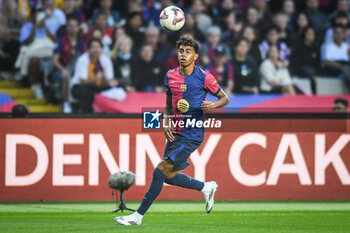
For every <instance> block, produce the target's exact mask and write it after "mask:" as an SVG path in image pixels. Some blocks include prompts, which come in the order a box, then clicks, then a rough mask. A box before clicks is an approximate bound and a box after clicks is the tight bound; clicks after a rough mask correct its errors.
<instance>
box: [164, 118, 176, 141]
mask: <svg viewBox="0 0 350 233" xmlns="http://www.w3.org/2000/svg"><path fill="white" fill-rule="evenodd" d="M165 121H166V122H168V124H167V127H164V126H163V128H164V135H165V138H166V139H167V140H168V141H169V142H173V141H174V140H175V137H174V135H173V132H174V129H173V127H172V125H171V119H165Z"/></svg>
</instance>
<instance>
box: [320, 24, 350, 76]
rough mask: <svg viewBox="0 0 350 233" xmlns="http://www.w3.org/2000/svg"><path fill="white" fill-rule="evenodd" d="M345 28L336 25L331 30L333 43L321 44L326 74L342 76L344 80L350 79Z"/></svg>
mask: <svg viewBox="0 0 350 233" xmlns="http://www.w3.org/2000/svg"><path fill="white" fill-rule="evenodd" d="M345 30H346V29H345V28H344V27H343V26H341V25H336V26H335V27H334V28H333V31H334V33H333V42H329V43H325V44H323V46H322V47H323V48H322V52H323V55H322V59H323V62H324V66H325V69H326V72H327V74H329V75H332V76H338V75H342V76H343V77H344V78H345V80H349V78H350V66H349V44H348V43H346V42H345V41H344V40H345Z"/></svg>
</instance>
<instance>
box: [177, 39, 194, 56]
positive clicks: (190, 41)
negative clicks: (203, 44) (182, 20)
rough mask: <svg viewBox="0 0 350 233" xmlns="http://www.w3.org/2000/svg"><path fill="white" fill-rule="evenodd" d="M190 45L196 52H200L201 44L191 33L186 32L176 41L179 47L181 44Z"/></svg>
mask: <svg viewBox="0 0 350 233" xmlns="http://www.w3.org/2000/svg"><path fill="white" fill-rule="evenodd" d="M181 45H183V46H190V47H192V48H193V49H194V51H195V53H196V54H198V51H199V44H198V43H197V41H195V40H194V39H193V37H192V36H191V35H189V34H185V35H183V36H181V37H180V39H179V40H178V41H176V48H177V49H179V48H180V46H181Z"/></svg>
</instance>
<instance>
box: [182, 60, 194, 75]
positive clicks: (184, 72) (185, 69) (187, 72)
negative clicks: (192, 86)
mask: <svg viewBox="0 0 350 233" xmlns="http://www.w3.org/2000/svg"><path fill="white" fill-rule="evenodd" d="M193 71H194V62H193V63H192V64H191V65H188V66H180V74H182V75H191V74H192V73H193Z"/></svg>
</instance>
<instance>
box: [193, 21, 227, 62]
mask: <svg viewBox="0 0 350 233" xmlns="http://www.w3.org/2000/svg"><path fill="white" fill-rule="evenodd" d="M220 38H221V30H220V28H219V27H217V26H211V27H210V28H208V34H207V42H206V43H205V44H203V46H202V47H201V51H200V53H199V54H200V59H201V62H202V64H203V65H207V64H209V62H210V61H211V60H213V59H214V51H215V49H216V48H217V46H218V45H219V44H220ZM221 46H223V48H224V50H225V52H226V54H227V56H229V57H230V51H229V49H228V48H227V47H226V46H225V45H224V44H221Z"/></svg>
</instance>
